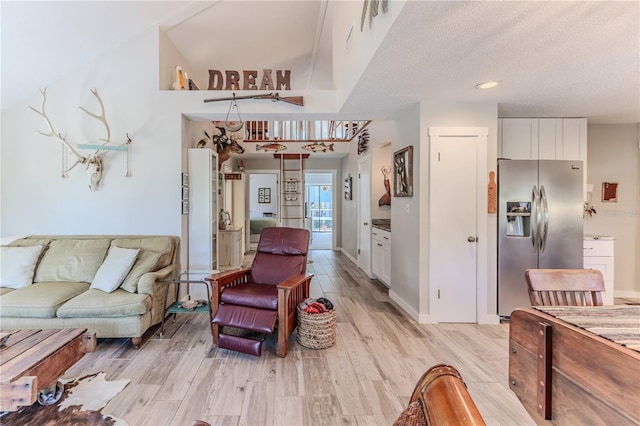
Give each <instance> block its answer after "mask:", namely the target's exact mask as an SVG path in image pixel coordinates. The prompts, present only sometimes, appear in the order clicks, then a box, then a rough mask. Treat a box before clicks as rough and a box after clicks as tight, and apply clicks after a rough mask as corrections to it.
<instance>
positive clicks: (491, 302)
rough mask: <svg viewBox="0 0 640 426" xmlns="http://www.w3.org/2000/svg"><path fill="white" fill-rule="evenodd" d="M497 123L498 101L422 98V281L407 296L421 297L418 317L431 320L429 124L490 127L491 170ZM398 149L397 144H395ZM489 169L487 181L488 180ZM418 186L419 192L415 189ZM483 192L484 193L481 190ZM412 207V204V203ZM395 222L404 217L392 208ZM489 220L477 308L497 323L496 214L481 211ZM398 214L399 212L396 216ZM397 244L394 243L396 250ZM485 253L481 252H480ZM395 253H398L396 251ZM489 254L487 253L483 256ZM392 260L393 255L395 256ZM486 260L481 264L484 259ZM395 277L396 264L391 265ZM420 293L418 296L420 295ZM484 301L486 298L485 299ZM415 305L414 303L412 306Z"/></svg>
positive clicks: (485, 320)
mask: <svg viewBox="0 0 640 426" xmlns="http://www.w3.org/2000/svg"><path fill="white" fill-rule="evenodd" d="M497 124H498V106H497V104H495V103H478V104H455V103H447V102H422V103H421V104H420V149H419V150H418V152H417V153H416V151H415V148H414V165H415V164H416V157H417V158H418V160H417V161H418V163H417V167H418V169H417V170H419V179H418V180H419V184H420V187H418V188H416V187H415V182H416V177H415V176H416V175H415V174H414V194H416V193H418V194H420V197H419V198H420V205H419V211H420V218H419V225H418V229H419V240H420V248H419V257H418V258H417V259H415V263H416V264H419V265H420V270H419V276H418V277H417V282H419V283H420V286H421V288H420V293H419V295H417V294H411V296H413V297H414V298H412V299H404V300H405V302H407V303H411V302H413V301H414V300H416V299H419V303H420V305H419V320H420V321H424V322H428V321H429V297H428V296H429V279H428V277H429V275H428V259H429V252H428V241H429V232H428V230H429V216H428V212H429V209H428V200H429V191H428V188H429V150H428V145H427V144H428V141H429V138H428V133H427V132H428V128H429V127H465V126H467V127H468V126H473V127H487V128H488V137H487V169H488V172H491V171H494V172H495V171H496V167H497V163H496V158H497V157H496V156H497ZM394 150H395V148H394ZM488 172H487V183H488V181H489V177H488ZM416 190H417V191H418V192H416ZM478 196H481V194H478ZM411 208H412V211H413V206H411ZM392 212H393V215H392V223H393V222H394V221H395V220H394V218H395V217H396V216H399V217H402V215H401V214H398V213H400V212H398V213H397V211H396V209H395V208H392ZM478 214H480V215H482V216H483V217H484V218H485V221H486V233H487V236H488V238H487V241H485V242H482V241H480V242H479V244H478V253H479V257H478V260H479V264H478V274H479V279H478V283H479V285H478V292H477V297H478V300H479V301H480V304H481V305H482V304H484V306H485V309H478V322H479V323H495V322H498V320H499V318H498V316H497V315H496V312H497V271H496V267H497V266H496V265H497V258H496V256H497V216H496V214H495V213H492V214H489V213H486V212H478ZM394 215H396V216H394ZM395 249H396V247H395V246H394V247H393V250H394V251H395ZM481 253H482V254H481ZM394 254H395V253H394ZM484 256H486V257H484ZM392 260H393V258H392ZM483 261H484V262H486V264H482V262H483ZM391 272H392V280H393V272H394V270H393V267H392V271H391ZM418 296H419V297H418ZM483 301H484V302H483ZM413 306H414V305H412V307H413Z"/></svg>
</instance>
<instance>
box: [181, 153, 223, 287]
mask: <svg viewBox="0 0 640 426" xmlns="http://www.w3.org/2000/svg"><path fill="white" fill-rule="evenodd" d="M187 155H188V157H187V158H188V173H189V186H188V188H189V218H188V222H189V238H188V244H187V246H188V249H189V252H188V272H189V274H194V273H202V274H204V275H209V274H210V273H211V271H215V270H217V268H218V155H217V154H216V153H215V152H214V151H212V150H211V149H209V148H200V149H198V148H191V149H189V151H188V154H187ZM197 290H201V292H197V291H196V292H197V294H195V293H196V292H192V293H191V296H192V297H193V298H196V299H206V298H207V294H206V291H205V289H197Z"/></svg>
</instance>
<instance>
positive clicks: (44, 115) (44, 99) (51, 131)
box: [29, 88, 108, 173]
mask: <svg viewBox="0 0 640 426" xmlns="http://www.w3.org/2000/svg"><path fill="white" fill-rule="evenodd" d="M40 93H42V104H41V105H40V109H41V111H38V110H37V109H35V108H34V107H32V106H30V107H29V108H31V109H32V110H33V111H34V112H35V113H37V114H38V115H39V116H41V117H42V118H44V121H45V123H47V126H48V127H49V133H45V132H42V131H40V130H38V133H40V134H41V135H44V136H49V137H52V138H55V139H58V140H59V141H60V142H62V144H63V145H64V146H66V147H67V149H68V150H69V151H70V152H71V153H72V154H73V155H75V157H76V162H75V163H73V165H72V166H71V167H69V168H68V169H67V170H65V173H66V172H68V171H69V170H71V169H73V168H74V167H75V166H77V165H78V164H85V163H86V162H87V161H88V157H85V156H84V155H82V154H80V153H79V152H78V151H76V149H75V148H74V147H73V145H71V144H70V143H69V142H67V139H66V138H65V137H64V136H62V135H61V134H60V133H58V132H56V131H55V129H54V128H53V124H51V120H49V117H48V116H47V113H46V112H45V111H44V105H45V103H46V102H47V89H46V88H45V89H44V90H40ZM100 103H101V104H102V101H100ZM89 114H91V113H89ZM107 129H108V127H107Z"/></svg>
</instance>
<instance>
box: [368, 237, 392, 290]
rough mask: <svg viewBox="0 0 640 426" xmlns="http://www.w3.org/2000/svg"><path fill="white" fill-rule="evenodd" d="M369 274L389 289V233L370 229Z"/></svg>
mask: <svg viewBox="0 0 640 426" xmlns="http://www.w3.org/2000/svg"><path fill="white" fill-rule="evenodd" d="M371 240H372V241H371V244H372V246H371V272H372V273H373V275H375V276H376V277H377V278H378V280H380V281H381V282H382V283H383V284H385V285H386V286H387V287H391V232H389V231H384V230H382V229H379V228H372V229H371Z"/></svg>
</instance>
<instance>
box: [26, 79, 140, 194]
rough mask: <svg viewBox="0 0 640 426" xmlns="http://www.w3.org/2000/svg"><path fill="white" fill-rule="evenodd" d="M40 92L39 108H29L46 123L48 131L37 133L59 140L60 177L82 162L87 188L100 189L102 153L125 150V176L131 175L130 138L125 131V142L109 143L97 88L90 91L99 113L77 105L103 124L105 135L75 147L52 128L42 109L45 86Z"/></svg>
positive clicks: (108, 133) (109, 133) (108, 131)
mask: <svg viewBox="0 0 640 426" xmlns="http://www.w3.org/2000/svg"><path fill="white" fill-rule="evenodd" d="M40 93H42V104H41V105H40V110H37V109H35V108H34V107H32V106H30V107H29V108H31V109H32V110H33V111H34V112H35V113H36V114H38V115H39V116H41V117H42V118H43V119H44V121H45V123H46V124H47V127H48V128H49V132H48V133H45V132H41V131H40V130H38V133H40V134H41V135H44V136H49V137H52V138H54V139H57V140H58V141H60V143H62V175H61V177H63V178H66V177H67V172H69V171H70V170H71V169H73V168H74V167H75V166H77V165H78V164H84V165H85V173H86V174H87V176H88V177H89V189H91V191H97V190H98V189H100V181H101V180H102V171H103V162H102V155H103V154H104V153H105V152H106V151H126V152H127V173H126V174H125V177H130V176H131V160H130V154H131V138H130V137H129V134H128V133H127V134H126V137H127V140H126V142H124V143H122V144H120V145H112V144H111V130H110V129H109V123H107V118H106V116H105V109H104V104H103V103H102V99H101V98H100V95H99V94H98V90H96V89H95V88H93V89H92V90H91V93H93V96H95V98H96V100H97V101H98V104H99V105H100V114H94V113H92V112H91V111H88V110H87V109H85V108H83V107H79V108H80V109H81V110H82V111H84V112H85V113H86V114H87V115H89V116H90V117H93V118H95V119H97V120H98V121H99V122H100V123H102V124H103V125H104V127H105V130H106V133H107V134H106V137H104V138H102V139H99V140H98V141H97V143H96V144H78V145H77V147H75V146H73V145H72V144H71V143H70V142H69V141H67V138H66V137H65V136H62V134H61V133H59V132H57V131H56V130H55V129H54V127H53V124H52V123H51V120H50V119H49V117H48V116H47V113H46V112H45V110H44V107H45V104H46V102H47V89H46V88H45V89H44V90H40ZM65 148H66V150H67V151H68V153H70V154H72V155H73V156H74V157H75V162H74V163H73V164H72V165H71V167H67V164H66V163H67V162H66V159H67V155H66V153H65ZM78 149H91V150H94V152H93V153H92V154H89V155H82V154H81V153H80V151H78Z"/></svg>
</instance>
